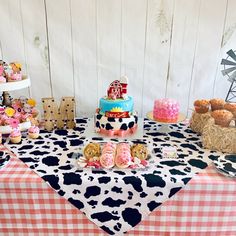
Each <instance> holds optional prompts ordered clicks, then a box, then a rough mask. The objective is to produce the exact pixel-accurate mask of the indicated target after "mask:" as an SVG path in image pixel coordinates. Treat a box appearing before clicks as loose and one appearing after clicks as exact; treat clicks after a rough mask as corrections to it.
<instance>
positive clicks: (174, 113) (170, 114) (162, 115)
mask: <svg viewBox="0 0 236 236" xmlns="http://www.w3.org/2000/svg"><path fill="white" fill-rule="evenodd" d="M178 115H179V103H178V102H177V101H175V100H173V99H170V98H162V99H157V100H155V101H154V109H153V118H154V119H155V120H157V121H160V122H167V123H173V122H177V120H178Z"/></svg>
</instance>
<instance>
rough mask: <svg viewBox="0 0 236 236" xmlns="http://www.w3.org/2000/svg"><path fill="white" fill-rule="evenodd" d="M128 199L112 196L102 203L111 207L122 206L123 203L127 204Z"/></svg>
mask: <svg viewBox="0 0 236 236" xmlns="http://www.w3.org/2000/svg"><path fill="white" fill-rule="evenodd" d="M125 203H126V201H123V200H121V199H117V200H114V199H112V198H110V197H109V198H106V199H105V200H104V201H103V202H102V205H104V206H109V207H120V206H121V205H123V204H125Z"/></svg>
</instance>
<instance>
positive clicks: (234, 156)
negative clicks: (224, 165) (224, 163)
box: [225, 154, 236, 163]
mask: <svg viewBox="0 0 236 236" xmlns="http://www.w3.org/2000/svg"><path fill="white" fill-rule="evenodd" d="M225 159H226V160H228V161H231V162H233V163H236V154H231V155H226V156H225Z"/></svg>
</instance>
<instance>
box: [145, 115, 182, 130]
mask: <svg viewBox="0 0 236 236" xmlns="http://www.w3.org/2000/svg"><path fill="white" fill-rule="evenodd" d="M147 118H148V119H149V120H152V121H155V122H156V123H157V124H160V125H161V127H160V128H159V129H158V130H157V131H158V132H160V133H169V132H171V131H172V130H171V129H170V128H169V125H173V124H178V123H180V122H183V121H184V120H185V119H186V116H185V115H184V114H183V113H179V116H178V120H177V121H176V122H174V123H173V122H170V123H168V122H159V121H157V120H155V119H154V118H153V112H152V111H149V112H148V113H147Z"/></svg>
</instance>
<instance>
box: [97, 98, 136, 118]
mask: <svg viewBox="0 0 236 236" xmlns="http://www.w3.org/2000/svg"><path fill="white" fill-rule="evenodd" d="M133 107H134V101H133V98H132V97H130V96H128V98H127V99H125V100H124V99H116V100H112V99H106V98H101V99H100V101H99V108H100V114H102V115H104V114H105V112H106V111H114V112H116V111H117V112H118V111H120V112H122V111H128V112H133Z"/></svg>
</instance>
